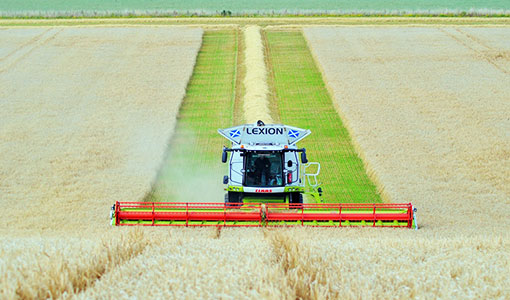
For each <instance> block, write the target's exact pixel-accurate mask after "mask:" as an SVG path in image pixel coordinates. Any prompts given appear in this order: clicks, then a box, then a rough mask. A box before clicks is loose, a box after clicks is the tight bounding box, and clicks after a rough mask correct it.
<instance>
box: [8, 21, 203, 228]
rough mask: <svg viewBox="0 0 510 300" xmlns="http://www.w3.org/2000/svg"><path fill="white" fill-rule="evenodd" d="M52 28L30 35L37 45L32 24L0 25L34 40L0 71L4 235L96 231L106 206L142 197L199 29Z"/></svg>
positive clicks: (104, 220)
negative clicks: (54, 30) (24, 26)
mask: <svg viewBox="0 0 510 300" xmlns="http://www.w3.org/2000/svg"><path fill="white" fill-rule="evenodd" d="M11 30H12V31H15V32H16V34H8V33H10V31H11ZM25 30H26V32H27V33H26V34H25ZM59 30H60V32H59V33H58V34H57V35H56V36H55V35H53V38H52V39H45V42H44V43H40V39H32V41H33V43H36V44H37V45H38V46H37V47H36V48H33V47H30V46H31V44H27V43H26V42H27V41H30V39H31V38H32V37H33V36H37V35H40V34H41V29H39V28H35V29H32V28H30V29H18V28H13V29H6V30H2V31H0V39H2V37H3V35H4V34H6V35H7V36H8V39H9V40H13V39H16V37H19V39H20V41H19V42H18V43H17V44H18V45H26V46H24V47H25V48H22V49H21V50H23V49H28V48H30V49H33V50H30V51H21V52H23V53H24V54H23V55H20V56H19V57H17V59H16V63H15V64H9V66H10V67H9V68H8V69H6V71H5V72H2V73H0V86H1V87H2V88H0V141H1V142H0V190H1V191H2V192H1V197H0V205H1V206H2V207H3V209H4V213H3V215H2V218H3V220H4V226H3V227H2V228H1V230H5V231H6V232H7V233H8V234H9V235H12V234H16V235H18V234H20V232H19V231H18V229H26V230H28V231H34V230H35V231H37V232H39V231H40V230H41V229H45V230H60V231H64V232H68V233H71V234H82V233H83V232H84V231H90V230H98V228H100V229H99V231H101V230H102V228H103V227H104V226H107V223H108V220H107V218H106V215H105V208H107V207H109V206H110V205H111V204H112V203H114V202H115V201H116V200H119V199H124V200H127V199H131V200H132V201H139V200H141V199H143V197H144V195H145V194H146V193H147V192H148V191H150V188H151V183H152V182H153V180H154V178H155V177H156V174H157V169H158V166H159V165H160V163H161V161H162V159H163V156H164V152H165V149H166V143H167V141H168V140H169V138H170V137H171V136H172V133H173V130H174V126H175V123H176V115H177V112H178V108H179V106H180V103H181V101H182V99H183V97H184V93H185V89H186V85H187V82H188V80H189V78H190V77H191V73H192V70H193V65H194V63H195V59H196V54H197V53H198V50H199V48H200V44H201V41H202V32H203V31H202V30H201V29H199V28H193V29H192V28H185V27H160V28H155V27H143V28H141V27H140V28H108V27H106V28H100V27H97V28H61V29H59ZM29 33H30V34H29ZM32 33H33V34H32ZM50 33H52V32H48V33H47V34H50ZM45 37H46V34H45V35H43V36H42V38H45ZM0 44H2V43H0ZM13 50H14V49H10V50H8V53H13ZM21 52H20V51H18V52H16V53H14V54H13V55H11V56H10V58H9V57H8V59H7V60H10V59H11V58H13V57H14V56H17V53H18V54H19V53H21ZM8 53H7V55H8Z"/></svg>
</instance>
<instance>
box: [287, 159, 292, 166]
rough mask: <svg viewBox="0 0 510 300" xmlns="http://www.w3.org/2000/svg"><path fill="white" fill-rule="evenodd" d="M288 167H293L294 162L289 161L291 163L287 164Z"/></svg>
mask: <svg viewBox="0 0 510 300" xmlns="http://www.w3.org/2000/svg"><path fill="white" fill-rule="evenodd" d="M287 167H289V168H290V167H292V160H289V161H288V162H287Z"/></svg>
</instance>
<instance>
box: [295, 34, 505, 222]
mask: <svg viewBox="0 0 510 300" xmlns="http://www.w3.org/2000/svg"><path fill="white" fill-rule="evenodd" d="M304 33H305V35H306V37H307V39H308V41H309V45H310V47H311V50H312V52H313V53H314V55H315V57H316V59H317V61H318V63H319V64H320V66H321V68H322V71H323V75H324V78H325V80H326V81H327V83H328V86H329V88H330V90H331V92H332V94H333V95H334V97H335V99H336V102H337V104H338V106H339V111H340V112H341V115H342V117H343V119H344V120H345V121H346V124H347V125H348V126H349V128H350V132H351V134H352V136H353V140H354V141H355V142H356V143H357V144H358V146H359V149H361V151H362V154H363V156H364V160H365V161H366V162H367V163H368V164H369V165H370V167H371V168H372V169H373V171H374V172H375V175H376V176H377V177H378V179H379V182H380V183H381V184H382V185H384V188H385V191H386V192H387V194H388V195H389V196H390V198H391V199H392V201H395V202H413V204H415V205H416V206H417V207H418V208H419V209H420V219H421V223H422V224H423V225H425V226H431V227H444V228H445V229H446V228H449V227H451V226H462V227H466V228H472V227H476V228H483V229H484V230H486V231H488V232H491V231H493V230H497V231H498V232H500V231H501V230H499V229H498V228H500V227H501V225H502V224H507V225H508V224H509V222H508V220H510V206H509V204H510V203H509V202H508V197H509V195H510V160H509V159H508V157H510V150H509V149H510V141H509V139H508V132H510V121H509V119H508V115H510V106H509V105H508V103H509V101H508V100H509V96H508V95H510V76H509V74H510V63H509V61H508V60H507V59H505V58H504V57H505V56H504V55H502V54H505V53H508V52H509V50H510V28H508V27H506V28H462V27H459V28H397V27H394V28H371V27H365V28H325V27H323V28H306V29H304Z"/></svg>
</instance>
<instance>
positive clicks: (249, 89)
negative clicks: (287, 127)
mask: <svg viewBox="0 0 510 300" xmlns="http://www.w3.org/2000/svg"><path fill="white" fill-rule="evenodd" d="M244 41H245V56H244V57H245V59H244V63H245V65H246V73H245V77H244V82H243V83H244V87H245V94H244V100H243V108H244V119H245V121H246V122H247V123H255V122H256V121H258V120H262V121H264V122H266V123H273V119H272V118H271V113H270V110H269V105H268V97H267V94H268V86H267V70H266V64H265V61H264V45H263V43H262V36H261V33H260V27H259V26H247V27H246V28H245V29H244Z"/></svg>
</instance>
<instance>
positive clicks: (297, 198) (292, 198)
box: [289, 193, 303, 208]
mask: <svg viewBox="0 0 510 300" xmlns="http://www.w3.org/2000/svg"><path fill="white" fill-rule="evenodd" d="M289 204H290V206H291V207H293V208H301V207H302V205H301V204H303V194H301V193H290V194H289Z"/></svg>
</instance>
